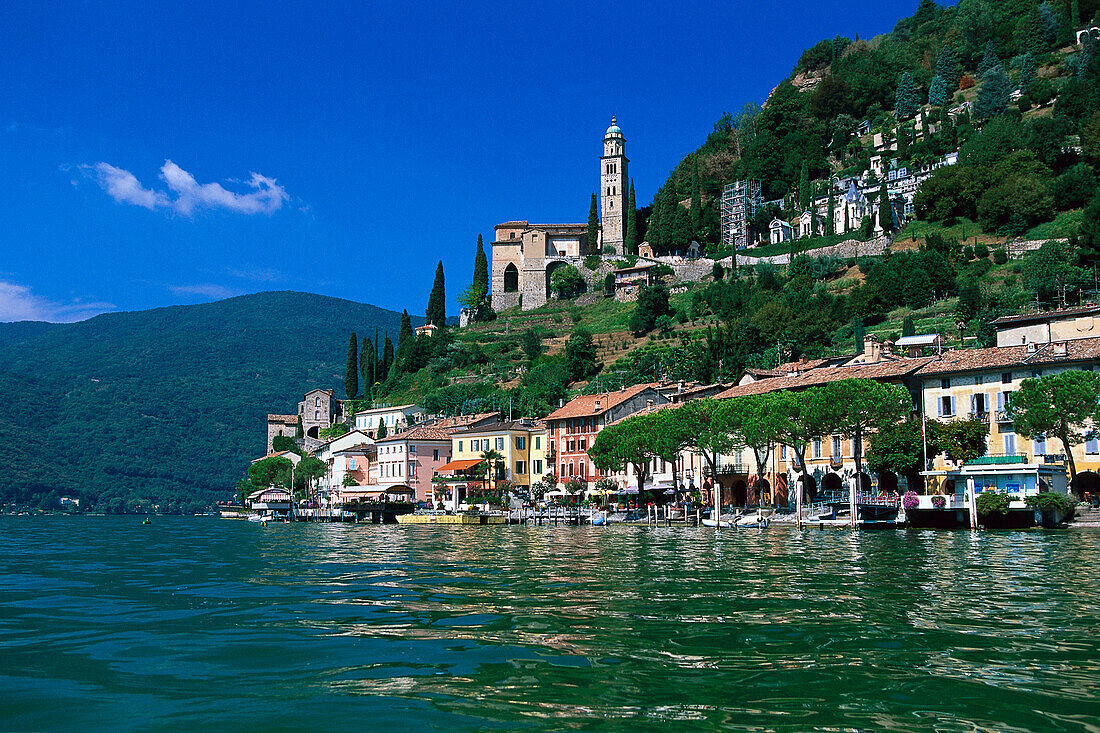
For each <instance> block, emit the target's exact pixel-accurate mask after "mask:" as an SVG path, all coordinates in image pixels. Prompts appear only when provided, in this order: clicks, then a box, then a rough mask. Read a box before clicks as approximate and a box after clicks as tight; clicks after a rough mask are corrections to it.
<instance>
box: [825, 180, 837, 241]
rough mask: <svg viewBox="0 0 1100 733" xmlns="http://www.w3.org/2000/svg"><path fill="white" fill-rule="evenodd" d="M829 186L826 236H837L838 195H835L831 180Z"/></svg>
mask: <svg viewBox="0 0 1100 733" xmlns="http://www.w3.org/2000/svg"><path fill="white" fill-rule="evenodd" d="M827 185H828V186H829V201H828V203H827V204H826V206H827V207H828V208H827V209H826V211H825V234H826V236H830V237H831V236H833V235H834V234H836V214H835V213H834V209H836V195H835V194H834V193H833V182H832V181H831V180H830V181H829V182H828V184H827Z"/></svg>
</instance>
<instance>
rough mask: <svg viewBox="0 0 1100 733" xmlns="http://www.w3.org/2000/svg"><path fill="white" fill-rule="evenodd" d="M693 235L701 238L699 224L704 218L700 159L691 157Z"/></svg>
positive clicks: (694, 156)
mask: <svg viewBox="0 0 1100 733" xmlns="http://www.w3.org/2000/svg"><path fill="white" fill-rule="evenodd" d="M690 214H691V233H692V236H694V237H698V236H699V224H700V223H701V222H702V216H703V193H702V191H701V190H700V188H699V157H698V156H696V155H693V156H691V211H690Z"/></svg>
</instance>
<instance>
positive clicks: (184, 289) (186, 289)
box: [168, 283, 244, 300]
mask: <svg viewBox="0 0 1100 733" xmlns="http://www.w3.org/2000/svg"><path fill="white" fill-rule="evenodd" d="M168 289H169V290H171V291H172V293H173V294H175V295H188V296H192V295H197V296H199V297H202V298H213V299H215V300H224V299H225V298H233V297H236V296H238V295H244V291H243V290H237V289H235V288H227V287H225V286H224V285H216V284H214V283H199V284H197V285H169V286H168Z"/></svg>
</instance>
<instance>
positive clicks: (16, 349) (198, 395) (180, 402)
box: [0, 292, 423, 511]
mask: <svg viewBox="0 0 1100 733" xmlns="http://www.w3.org/2000/svg"><path fill="white" fill-rule="evenodd" d="M400 319H401V314H400V313H395V312H393V311H388V310H384V309H381V308H376V307H374V306H371V305H364V304H361V303H354V302H351V301H347V300H341V299H338V298H330V297H325V296H320V295H310V294H306V293H295V292H271V293H260V294H256V295H245V296H241V297H237V298H231V299H229V300H223V301H219V302H216V303H208V304H204V305H193V306H174V307H170V308H157V309H155V310H148V311H140V312H133V313H111V314H106V315H101V316H97V317H96V318H92V319H90V320H87V321H83V322H80V323H74V324H69V325H55V324H18V323H16V324H0V326H2V327H0V431H2V432H3V435H4V436H5V439H4V441H3V443H2V444H0V501H10V500H13V499H15V500H18V501H20V502H27V503H37V501H38V499H37V497H39V496H41V495H44V494H46V493H48V492H49V491H51V490H56V491H58V492H59V493H61V494H69V495H74V496H79V497H81V498H82V499H83V500H84V501H85V503H86V504H88V503H97V504H98V505H99V506H100V507H101V508H105V509H109V508H113V509H114V510H120V509H121V508H124V507H127V508H131V509H132V508H134V505H135V504H136V503H137V502H138V500H139V499H151V500H153V501H155V502H157V503H159V504H160V505H161V509H162V511H164V510H167V511H171V510H173V509H195V508H197V507H199V506H201V505H207V504H209V503H210V502H211V501H212V500H214V499H215V498H224V497H227V496H229V495H231V493H232V490H233V487H234V485H235V484H236V481H237V479H238V478H239V476H240V473H241V470H242V466H247V465H248V460H249V459H250V458H253V457H255V456H257V455H260V454H261V453H262V452H263V450H264V441H265V428H264V420H265V415H266V413H268V412H275V411H277V412H293V411H294V410H295V409H296V401H297V399H298V398H299V397H300V395H302V394H303V393H304V392H306V391H308V390H310V389H313V388H315V387H322V388H333V389H336V390H337V392H339V393H341V396H342V390H343V377H344V361H345V358H346V353H345V351H344V349H343V348H342V346H341V344H346V343H347V338H348V334H349V333H350V332H352V331H355V332H357V333H359V334H361V335H362V336H369V337H370V338H372V339H373V338H374V333H375V330H376V329H377V330H378V331H379V332H380V333H384V334H390V335H391V336H396V335H397V333H398V326H399V322H400ZM422 321H423V319H415V323H416V324H417V325H418V324H419V323H421V322H422Z"/></svg>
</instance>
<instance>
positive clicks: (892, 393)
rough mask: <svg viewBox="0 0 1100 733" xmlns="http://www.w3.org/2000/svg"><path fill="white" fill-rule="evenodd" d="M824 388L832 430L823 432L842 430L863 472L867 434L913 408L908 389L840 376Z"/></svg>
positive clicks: (841, 432)
mask: <svg viewBox="0 0 1100 733" xmlns="http://www.w3.org/2000/svg"><path fill="white" fill-rule="evenodd" d="M821 390H822V392H823V394H824V401H825V403H826V404H827V405H829V406H830V408H831V410H832V414H831V415H830V416H829V417H828V418H826V425H827V427H829V428H831V429H827V430H823V431H822V433H820V434H824V433H839V434H840V435H842V436H844V437H845V438H850V439H851V440H852V443H853V446H854V448H855V450H854V454H855V461H856V474H857V475H859V474H861V473H862V472H863V439H864V437H865V436H867V435H869V434H872V433H874V432H875V431H876V430H878V429H880V428H882V427H883V426H886V425H891V424H893V423H897V422H900V421H901V420H903V419H905V417H906V416H907V415H909V413H910V412H911V411H912V409H913V397H912V395H910V394H909V390H907V389H906V388H905V387H902V386H901V385H897V384H884V383H882V382H876V381H874V380H870V379H841V380H838V381H836V382H828V383H827V384H825V385H823V386H822V387H821Z"/></svg>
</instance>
